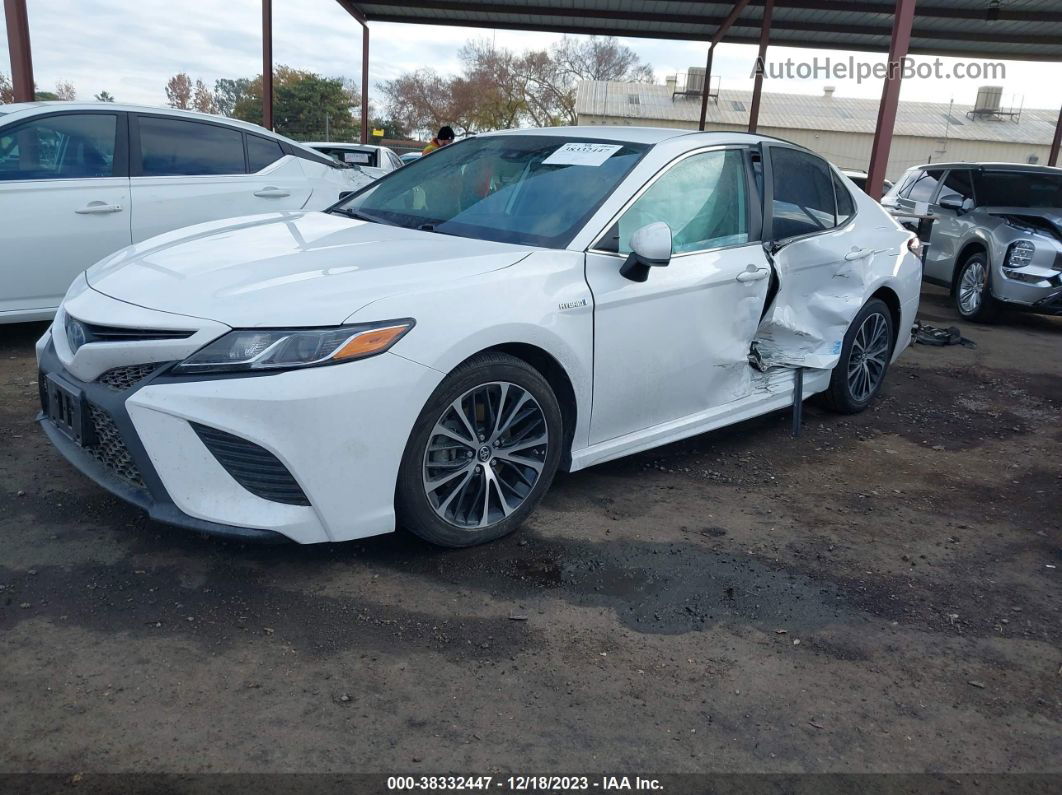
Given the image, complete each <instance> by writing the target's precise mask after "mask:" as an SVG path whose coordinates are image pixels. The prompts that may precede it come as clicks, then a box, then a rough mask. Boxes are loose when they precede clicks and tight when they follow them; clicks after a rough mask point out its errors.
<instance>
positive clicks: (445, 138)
mask: <svg viewBox="0 0 1062 795" xmlns="http://www.w3.org/2000/svg"><path fill="white" fill-rule="evenodd" d="M453 142H454V129H453V127H451V126H450V125H444V126H442V127H440V128H439V134H438V135H436V136H435V137H434V138H432V139H431V143H430V144H428V145H427V146H425V147H424V150H423V151H422V152H421V154H422V155H430V154H431V153H432V152H434V151H435V150H436V149H442V148H443V147H444V146H446V145H447V144H452V143H453Z"/></svg>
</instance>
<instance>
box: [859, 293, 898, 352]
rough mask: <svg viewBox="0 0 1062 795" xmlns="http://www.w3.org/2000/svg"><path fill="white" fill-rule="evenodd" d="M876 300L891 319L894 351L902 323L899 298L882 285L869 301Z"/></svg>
mask: <svg viewBox="0 0 1062 795" xmlns="http://www.w3.org/2000/svg"><path fill="white" fill-rule="evenodd" d="M873 298H878V299H880V300H881V301H882V302H883V303H884V304H885V306H887V307H888V308H889V315H890V316H891V317H892V349H893V351H895V350H896V343H897V341H898V340H899V339H900V324H901V323H902V322H903V312H902V310H901V308H900V296H899V295H898V294H897V292H896V291H895V290H893V289H892V288H891V287H889V286H888V285H882V286H881V287H879V288H878V289H877V290H875V291H874V292H873V293H872V294H871V296H870V298H868V299H867V300H868V301H869V300H870V299H873Z"/></svg>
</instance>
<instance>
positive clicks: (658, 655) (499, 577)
mask: <svg viewBox="0 0 1062 795" xmlns="http://www.w3.org/2000/svg"><path fill="white" fill-rule="evenodd" d="M921 317H922V318H923V319H924V320H926V321H927V322H930V323H933V324H935V325H952V324H955V325H960V327H961V328H962V330H963V332H964V333H965V334H966V335H967V336H968V337H970V338H972V339H973V340H975V341H976V343H977V347H976V348H965V347H951V348H927V347H921V346H916V347H914V348H912V349H910V350H908V351H907V352H906V353H904V355H903V356H902V358H901V359H900V361H899V362H898V364H897V366H895V367H894V368H893V369H892V371H891V373H890V376H889V379H888V382H887V384H886V387H885V391H884V393H883V395H882V396H881V397H880V398H879V399H878V400H877V402H876V403H875V404H874V405H873V407H872V409H871V410H868V411H867V412H865V413H864V414H862V415H859V416H856V417H839V416H835V415H831V414H826V413H823V412H822V411H820V410H818V409H817V408H815V407H813V406H810V405H809V407H808V408H807V410H806V412H805V420H806V425H805V429H804V434H803V435H802V436H801V437H800V438H798V439H794V438H791V436H790V435H789V416H788V414H787V413H785V412H781V413H776V414H772V415H769V416H767V417H763V418H760V419H758V420H754V421H751V422H746V423H743V424H741V425H738V426H735V427H732V428H729V429H726V430H724V431H721V432H716V433H711V434H707V435H704V436H699V437H697V438H694V439H691V440H688V441H686V442H682V443H679V444H674V445H671V446H669V447H666V448H661V449H659V450H655V451H652V452H650V453H647V454H643V455H638V456H634V457H631V458H627V459H624V460H621V461H618V462H614V463H611V464H606V465H603V466H599V467H595V468H593V469H590V470H588V471H585V472H580V473H577V474H574V475H567V476H560V477H559V479H558V482H557V483H556V485H555V486H554V489H553V491H552V492H551V494H550V495H549V496H548V497H547V498H546V501H545V504H544V505H543V507H542V508H541V509H540V510H539V511H538V513H537V514H536V515H535V516H534V517H533V518H532V520H531V522H530V523H529V525H528V526H527V527H526V528H525V530H524V531H523V532H522V533H520V534H517V535H514V536H511V537H509V538H507V539H504V540H502V541H501V542H498V543H494V544H492V545H489V546H486V547H482V548H478V549H472V550H464V551H442V550H439V549H435V548H432V547H429V546H427V545H425V544H423V543H420V542H419V541H416V540H414V539H412V538H409V537H407V536H405V535H390V536H385V537H381V538H377V539H371V540H367V541H362V542H355V543H349V544H342V545H333V546H313V547H298V546H295V545H279V546H256V545H248V544H240V543H234V542H227V541H220V540H215V539H210V538H206V537H202V536H199V535H196V534H192V533H189V532H186V531H183V530H178V529H171V528H168V527H165V526H162V525H157V524H154V523H152V522H149V521H147V520H146V519H145V518H144V516H143V515H142V514H141V513H140V512H139V511H138V510H136V509H134V508H130V507H127V506H126V505H124V504H122V503H121V502H119V501H118V500H116V499H114V498H112V497H110V496H108V495H107V494H106V493H104V492H103V491H102V490H101V489H99V488H98V487H96V486H95V485H93V484H92V483H91V482H89V481H88V480H87V479H85V478H84V477H82V476H81V475H79V474H78V473H77V472H76V471H75V470H74V469H73V468H72V467H71V466H69V465H68V464H66V463H65V462H64V461H63V460H62V459H61V458H60V456H59V455H58V454H57V453H55V452H54V451H53V450H52V448H51V446H50V445H49V444H48V442H47V441H46V440H45V438H44V437H43V435H42V434H41V433H40V432H39V430H38V429H37V427H36V425H35V424H34V421H33V417H34V414H35V412H36V401H37V387H36V383H35V378H36V370H35V367H34V361H33V341H34V340H35V338H36V337H37V336H38V335H39V334H40V333H41V331H42V329H43V327H42V326H40V325H36V326H19V327H0V550H2V552H0V715H2V716H3V719H2V721H0V722H2V729H0V772H22V771H51V772H64V773H70V772H74V771H85V772H91V771H112V772H114V771H174V772H203V771H257V772H269V771H319V772H320V771H352V770H357V771H377V772H413V773H420V772H431V773H440V772H445V771H455V772H466V773H468V772H491V771H502V772H540V773H541V772H558V773H559V772H565V771H573V770H578V771H588V770H594V771H611V772H623V771H631V772H638V771H642V772H644V771H655V772H661V773H662V772H671V773H681V772H699V771H719V772H738V771H761V772H762V771H768V772H807V771H815V772H822V771H832V772H856V771H903V772H914V771H917V772H922V771H936V772H950V773H958V772H981V773H985V772H1003V771H1007V772H1041V773H1043V772H1054V773H1059V772H1062V645H1060V630H1062V621H1060V619H1062V612H1060V608H1062V599H1060V597H1062V589H1060V588H1059V569H1058V568H1057V567H1058V566H1059V565H1062V544H1060V540H1062V510H1060V507H1062V502H1060V495H1062V455H1060V451H1062V426H1060V424H1059V411H1060V408H1062V318H1054V319H1052V318H1045V317H1036V316H1031V315H1021V314H1015V315H1010V316H1008V317H1007V319H1006V320H1005V322H1003V323H1001V324H999V325H996V326H992V327H979V326H970V325H963V324H959V323H958V322H957V318H956V316H955V314H954V312H953V311H952V310H951V309H950V307H949V306H948V304H947V301H946V299H945V296H944V295H943V293H942V292H940V291H937V290H935V288H928V289H927V291H926V293H925V295H924V301H923V311H922V313H921Z"/></svg>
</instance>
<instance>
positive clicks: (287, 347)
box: [171, 318, 414, 374]
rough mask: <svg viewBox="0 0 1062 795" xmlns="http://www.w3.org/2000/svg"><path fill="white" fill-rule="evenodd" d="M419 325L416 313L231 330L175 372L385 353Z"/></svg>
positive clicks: (279, 366) (310, 363) (307, 363)
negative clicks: (370, 319)
mask: <svg viewBox="0 0 1062 795" xmlns="http://www.w3.org/2000/svg"><path fill="white" fill-rule="evenodd" d="M413 326H414V321H413V319H412V318H405V319H403V320H387V321H384V322H381V323H358V324H356V325H350V326H333V327H331V328H320V329H245V330H242V331H230V332H229V333H228V334H226V335H225V336H223V337H219V338H218V339H216V340H214V341H213V342H211V343H210V344H209V345H207V346H205V347H203V348H201V349H199V350H198V351H196V352H195V353H193V354H192V355H191V356H189V357H188V358H187V359H185V360H184V361H183V362H181V363H180V364H179V365H177V366H176V367H175V368H173V370H172V371H171V372H173V373H174V374H187V373H228V372H245V371H261V370H291V369H295V368H300V367H316V366H318V365H324V364H340V363H341V362H350V361H354V360H355V359H364V358H366V357H369V356H375V355H376V354H378V353H383V352H384V351H386V350H388V349H389V348H390V347H391V346H392V345H394V344H395V343H396V342H398V341H399V340H400V339H402V337H404V336H405V335H406V332H408V331H409V330H410V329H411V328H413Z"/></svg>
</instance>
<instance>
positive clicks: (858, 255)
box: [844, 248, 874, 262]
mask: <svg viewBox="0 0 1062 795" xmlns="http://www.w3.org/2000/svg"><path fill="white" fill-rule="evenodd" d="M873 253H874V249H871V248H861V249H857V250H855V251H849V252H848V253H847V254H845V255H844V258H845V261H846V262H851V261H852V260H856V259H863V257H869V256H870V255H871V254H873Z"/></svg>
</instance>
